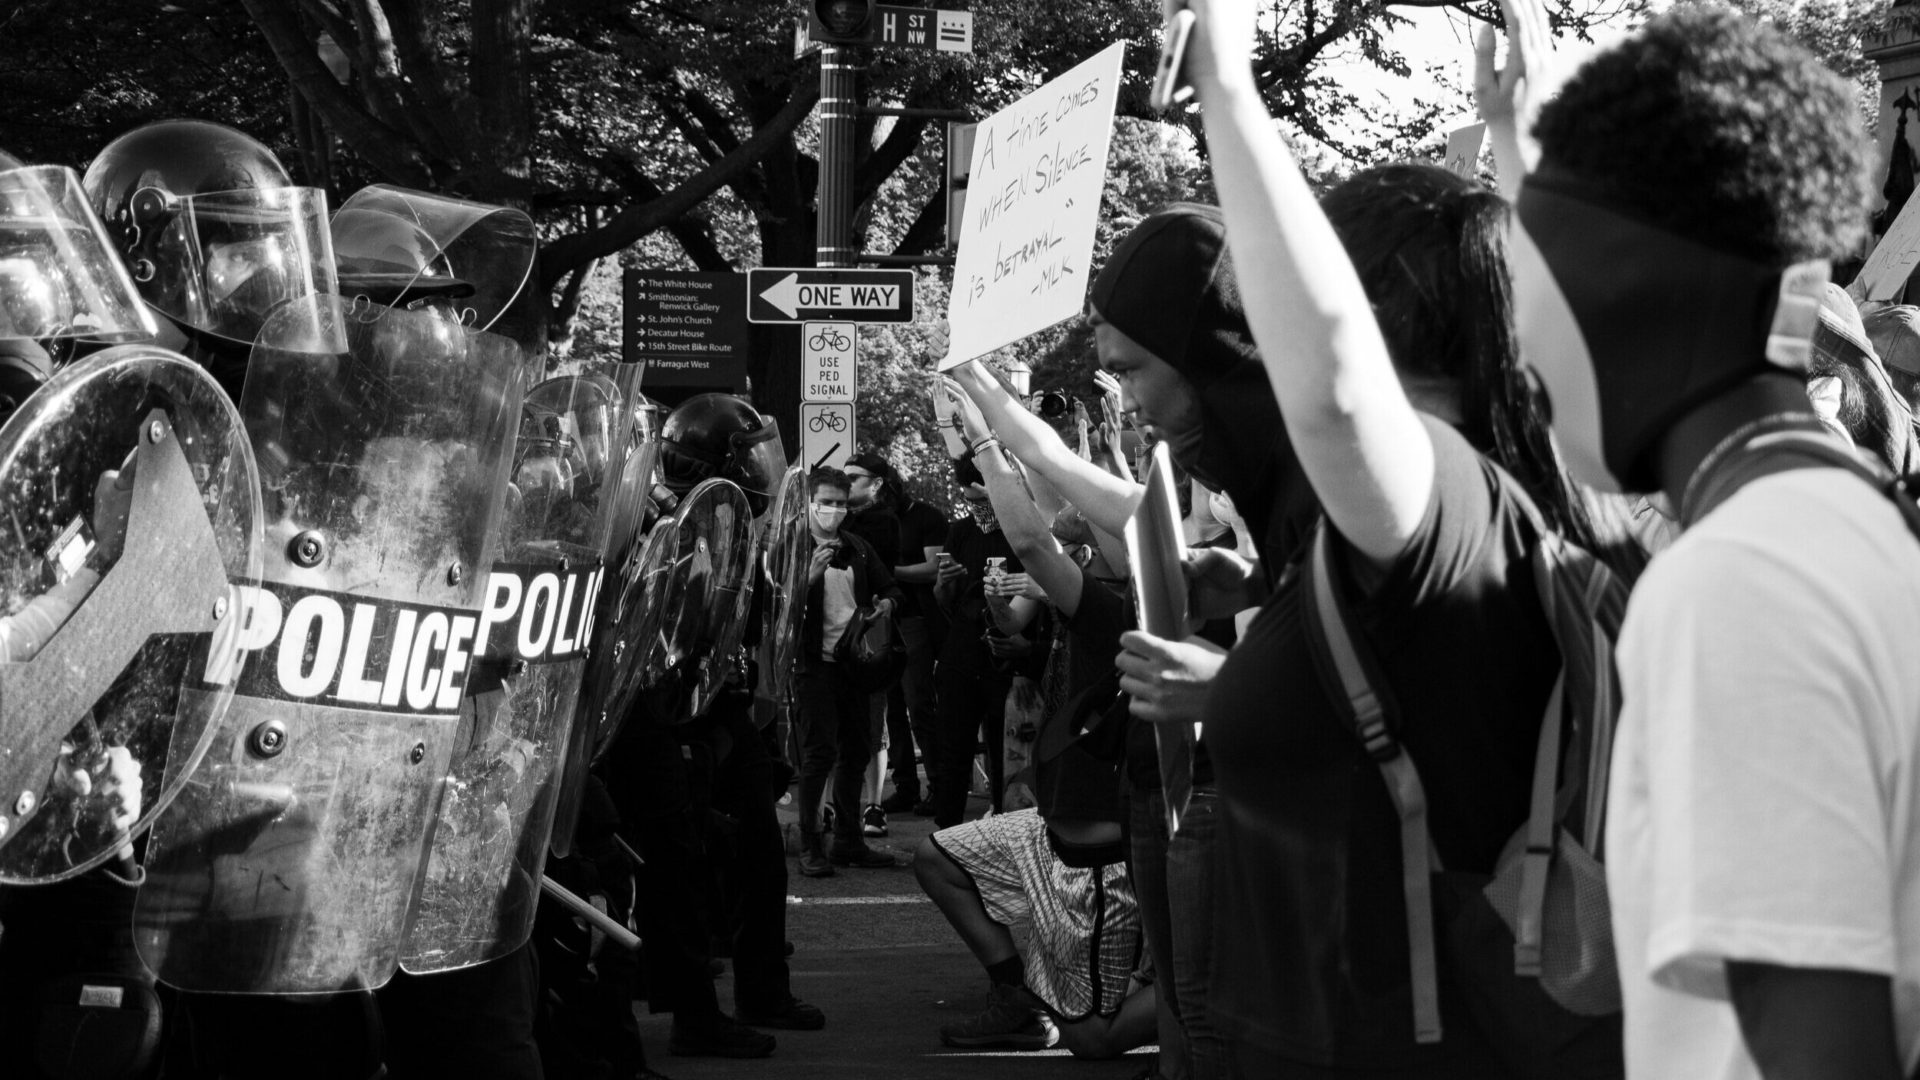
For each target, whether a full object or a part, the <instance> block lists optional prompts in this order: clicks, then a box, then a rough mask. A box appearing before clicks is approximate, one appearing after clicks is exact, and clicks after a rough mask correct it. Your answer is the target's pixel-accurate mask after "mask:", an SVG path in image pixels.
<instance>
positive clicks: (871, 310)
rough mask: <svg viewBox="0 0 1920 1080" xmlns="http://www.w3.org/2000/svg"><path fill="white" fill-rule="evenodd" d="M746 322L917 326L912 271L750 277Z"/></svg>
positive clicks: (779, 271) (796, 271) (779, 272)
mask: <svg viewBox="0 0 1920 1080" xmlns="http://www.w3.org/2000/svg"><path fill="white" fill-rule="evenodd" d="M747 320H748V321H749V322H757V323H797V322H816V321H818V322H829V321H831V322H852V323H884V322H912V321H913V271H911V270H817V269H812V268H804V269H803V268H792V269H786V268H779V267H774V268H766V267H763V268H761V269H759V270H749V271H747Z"/></svg>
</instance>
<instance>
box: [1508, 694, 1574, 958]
mask: <svg viewBox="0 0 1920 1080" xmlns="http://www.w3.org/2000/svg"><path fill="white" fill-rule="evenodd" d="M1566 689H1567V669H1566V665H1565V664H1562V665H1561V667H1560V676H1559V678H1557V679H1555V680H1554V681H1553V693H1552V694H1551V695H1549V696H1548V697H1547V715H1546V717H1545V718H1544V719H1542V720H1541V722H1540V745H1539V748H1538V749H1537V750H1536V751H1535V752H1534V758H1533V804H1532V807H1531V808H1530V809H1529V811H1528V813H1527V850H1526V854H1525V855H1524V856H1522V857H1521V860H1520V895H1519V898H1518V901H1517V903H1516V904H1515V905H1514V920H1513V970H1514V973H1515V974H1517V975H1530V976H1533V977H1535V978H1538V977H1539V976H1540V942H1541V939H1542V938H1543V937H1544V936H1545V926H1546V909H1547V874H1548V871H1550V870H1551V869H1552V867H1553V834H1554V830H1555V829H1557V828H1558V827H1559V824H1560V814H1559V813H1558V812H1556V810H1555V807H1554V789H1555V787H1556V786H1557V785H1556V783H1555V781H1556V779H1557V778H1558V776H1559V772H1560V729H1561V726H1562V720H1563V716H1562V712H1561V710H1562V709H1563V708H1564V707H1565V705H1566Z"/></svg>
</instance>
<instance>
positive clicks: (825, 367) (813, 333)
mask: <svg viewBox="0 0 1920 1080" xmlns="http://www.w3.org/2000/svg"><path fill="white" fill-rule="evenodd" d="M800 346H801V349H800V397H801V400H803V401H852V400H853V387H854V365H855V364H856V363H857V362H858V358H859V355H860V328H859V327H858V326H855V325H854V324H852V323H837V322H831V323H812V322H810V323H808V324H807V327H806V330H805V332H803V333H802V334H801V336H800Z"/></svg>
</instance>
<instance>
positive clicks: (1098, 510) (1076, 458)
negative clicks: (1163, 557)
mask: <svg viewBox="0 0 1920 1080" xmlns="http://www.w3.org/2000/svg"><path fill="white" fill-rule="evenodd" d="M950 374H951V375H952V376H953V377H954V381H956V382H958V383H959V384H960V386H961V388H962V389H964V390H966V392H967V396H968V397H970V398H972V399H973V402H974V404H976V405H978V406H979V408H980V412H981V415H983V416H985V417H986V420H987V423H988V425H989V426H991V427H992V428H993V431H994V434H996V435H998V436H999V437H1000V441H1001V443H1003V444H1004V445H1005V446H1006V448H1007V449H1008V450H1010V451H1012V453H1013V456H1014V457H1017V458H1019V459H1020V461H1021V463H1022V464H1024V465H1025V466H1027V468H1029V469H1032V470H1034V471H1035V472H1037V473H1039V474H1041V475H1042V476H1044V477H1046V478H1047V480H1048V481H1050V482H1051V483H1052V484H1053V486H1054V487H1055V488H1056V489H1057V490H1058V491H1059V493H1060V495H1061V497H1062V498H1065V499H1067V500H1068V501H1069V502H1072V503H1073V505H1075V506H1077V507H1079V508H1080V511H1081V513H1083V514H1085V515H1087V518H1088V520H1090V521H1093V522H1095V523H1096V524H1099V525H1101V526H1102V527H1103V528H1106V529H1110V530H1111V531H1113V532H1119V531H1120V530H1121V529H1123V528H1125V527H1126V522H1127V519H1128V518H1130V517H1132V516H1133V508H1134V507H1135V506H1137V505H1138V504H1139V502H1140V494H1141V492H1143V491H1144V490H1145V489H1144V488H1142V487H1141V486H1140V485H1138V484H1133V483H1129V482H1128V481H1125V480H1122V479H1120V478H1118V477H1116V476H1114V475H1113V474H1112V473H1109V472H1107V471H1106V470H1105V469H1102V468H1100V467H1099V466H1097V465H1095V464H1094V463H1092V462H1090V461H1086V460H1084V459H1082V458H1081V457H1080V455H1079V454H1076V453H1074V452H1073V451H1072V450H1070V449H1069V448H1068V447H1067V444H1066V443H1064V442H1061V441H1060V436H1058V435H1056V434H1055V433H1054V430H1053V429H1052V428H1050V427H1048V426H1047V422H1046V421H1045V420H1042V419H1040V418H1039V417H1037V416H1035V415H1033V414H1032V413H1030V412H1028V411H1027V410H1026V407H1025V406H1023V405H1021V404H1020V403H1019V402H1017V401H1015V400H1014V399H1013V396H1012V395H1010V394H1008V393H1007V392H1006V389H1005V388H1004V387H1002V386H1001V385H1000V384H999V383H998V382H996V381H995V380H994V378H993V375H992V373H991V372H988V371H987V370H986V369H985V368H984V367H982V366H981V365H980V364H978V363H977V362H976V363H972V364H963V365H961V366H960V367H958V368H955V369H954V370H953V371H952V372H951V373H950Z"/></svg>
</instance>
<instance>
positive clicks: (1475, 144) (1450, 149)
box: [1446, 120, 1487, 180]
mask: <svg viewBox="0 0 1920 1080" xmlns="http://www.w3.org/2000/svg"><path fill="white" fill-rule="evenodd" d="M1486 138H1487V125H1486V124H1485V123H1484V122H1482V121H1477V120H1476V121H1474V122H1473V123H1471V124H1467V125H1465V126H1463V127H1457V128H1454V129H1453V131H1452V132H1451V133H1449V134H1448V135H1447V161H1446V165H1447V168H1448V170H1449V171H1451V172H1454V173H1456V174H1458V175H1460V176H1464V177H1466V178H1467V179H1469V180H1471V179H1473V178H1474V177H1476V176H1478V175H1480V147H1481V145H1482V144H1483V143H1484V142H1485V141H1486Z"/></svg>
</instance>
